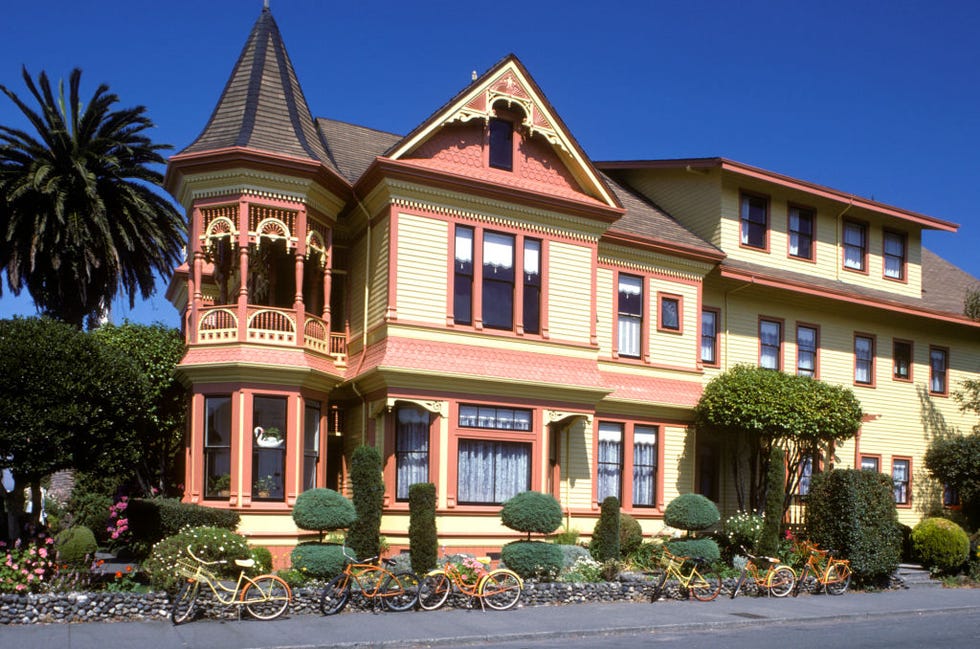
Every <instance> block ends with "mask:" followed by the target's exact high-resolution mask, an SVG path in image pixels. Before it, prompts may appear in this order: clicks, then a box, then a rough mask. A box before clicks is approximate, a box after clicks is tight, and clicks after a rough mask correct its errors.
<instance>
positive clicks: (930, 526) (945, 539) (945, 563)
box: [912, 518, 970, 573]
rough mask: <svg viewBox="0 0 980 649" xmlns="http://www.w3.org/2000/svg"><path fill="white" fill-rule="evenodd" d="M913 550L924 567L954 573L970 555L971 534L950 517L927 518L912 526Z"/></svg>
mask: <svg viewBox="0 0 980 649" xmlns="http://www.w3.org/2000/svg"><path fill="white" fill-rule="evenodd" d="M912 551H913V553H914V555H915V557H916V558H918V559H919V561H921V562H922V565H923V566H924V567H926V568H929V569H930V570H933V571H936V572H941V573H955V572H956V571H958V570H959V569H960V568H962V567H963V564H964V563H966V561H967V559H969V558H970V537H968V536H967V535H966V532H965V531H963V528H962V527H960V526H959V525H957V524H956V523H954V522H953V521H950V520H946V519H945V518H926V519H924V520H922V521H920V522H919V524H918V525H916V526H915V527H914V528H912Z"/></svg>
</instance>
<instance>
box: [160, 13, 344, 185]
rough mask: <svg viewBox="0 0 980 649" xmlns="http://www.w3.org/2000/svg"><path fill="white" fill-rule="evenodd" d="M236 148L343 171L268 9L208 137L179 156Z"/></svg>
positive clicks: (209, 126)
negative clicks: (324, 138) (332, 156)
mask: <svg viewBox="0 0 980 649" xmlns="http://www.w3.org/2000/svg"><path fill="white" fill-rule="evenodd" d="M236 147H237V148H243V149H253V150H259V151H267V152H270V153H274V154H277V155H285V156H290V157H295V158H303V159H307V160H313V161H316V162H320V163H322V164H324V165H325V166H327V167H328V168H330V169H332V170H334V171H337V169H336V166H335V165H334V164H333V161H332V160H331V159H330V156H329V155H328V153H327V149H326V147H325V146H324V144H323V141H322V140H321V138H320V133H319V132H318V131H317V128H316V124H315V123H314V121H313V117H312V114H311V113H310V109H309V106H308V105H307V103H306V98H305V97H304V96H303V90H302V89H301V88H300V85H299V80H298V79H297V78H296V72H295V71H294V70H293V65H292V63H291V62H290V60H289V55H288V54H287V53H286V47H285V45H284V44H283V41H282V36H281V35H280V33H279V27H278V26H277V25H276V21H275V20H274V19H273V17H272V12H271V11H269V8H268V7H264V8H263V9H262V13H261V14H260V15H259V18H258V20H256V21H255V25H254V26H253V27H252V32H251V33H250V34H249V36H248V40H247V41H246V42H245V47H244V48H242V53H241V54H240V55H239V57H238V62H237V63H236V64H235V68H234V70H233V71H232V73H231V78H230V79H228V84H227V85H226V86H225V89H224V91H223V92H222V93H221V98H220V99H219V100H218V105H217V106H216V107H215V109H214V112H213V113H212V114H211V118H210V119H209V120H208V123H207V126H205V127H204V131H203V132H202V133H201V134H200V135H199V136H198V137H197V139H196V140H194V142H193V143H192V144H191V145H190V146H188V147H187V148H186V149H184V150H183V151H181V152H180V154H178V155H179V156H185V155H187V154H193V153H203V152H207V151H216V150H221V149H229V148H236Z"/></svg>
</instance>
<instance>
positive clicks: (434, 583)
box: [419, 570, 453, 611]
mask: <svg viewBox="0 0 980 649" xmlns="http://www.w3.org/2000/svg"><path fill="white" fill-rule="evenodd" d="M452 590H453V583H452V582H451V581H450V580H449V577H447V576H446V573H444V572H443V571H442V570H438V571H435V572H430V573H429V574H427V575H426V576H425V577H423V578H422V583H421V584H419V606H420V607H422V609H424V610H426V611H434V610H436V609H437V608H439V607H440V606H442V605H443V604H445V603H446V600H447V599H449V593H451V592H452Z"/></svg>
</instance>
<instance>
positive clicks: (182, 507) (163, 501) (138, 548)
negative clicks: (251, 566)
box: [126, 498, 241, 556]
mask: <svg viewBox="0 0 980 649" xmlns="http://www.w3.org/2000/svg"><path fill="white" fill-rule="evenodd" d="M126 514H127V518H128V522H129V532H130V534H131V535H132V537H131V538H132V542H133V546H132V550H133V552H134V554H136V555H137V556H146V555H147V554H148V553H149V550H150V547H151V546H152V545H153V544H154V543H156V542H157V541H159V540H161V539H165V538H167V537H168V536H173V535H174V534H177V533H178V532H180V530H182V529H184V528H185V527H217V528H221V529H225V530H230V531H235V530H236V529H238V524H239V522H240V521H241V516H240V515H239V514H238V512H235V511H231V510H228V509H218V508H217V507H204V506H202V505H196V504H194V503H185V502H181V501H180V500H178V499H176V498H146V499H143V498H136V499H133V500H130V501H129V506H128V508H127V509H126Z"/></svg>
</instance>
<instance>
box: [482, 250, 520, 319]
mask: <svg viewBox="0 0 980 649" xmlns="http://www.w3.org/2000/svg"><path fill="white" fill-rule="evenodd" d="M483 324H484V325H485V326H487V327H488V328H490V329H512V328H513V327H514V235H512V234H501V233H499V232H486V233H484V235H483Z"/></svg>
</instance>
